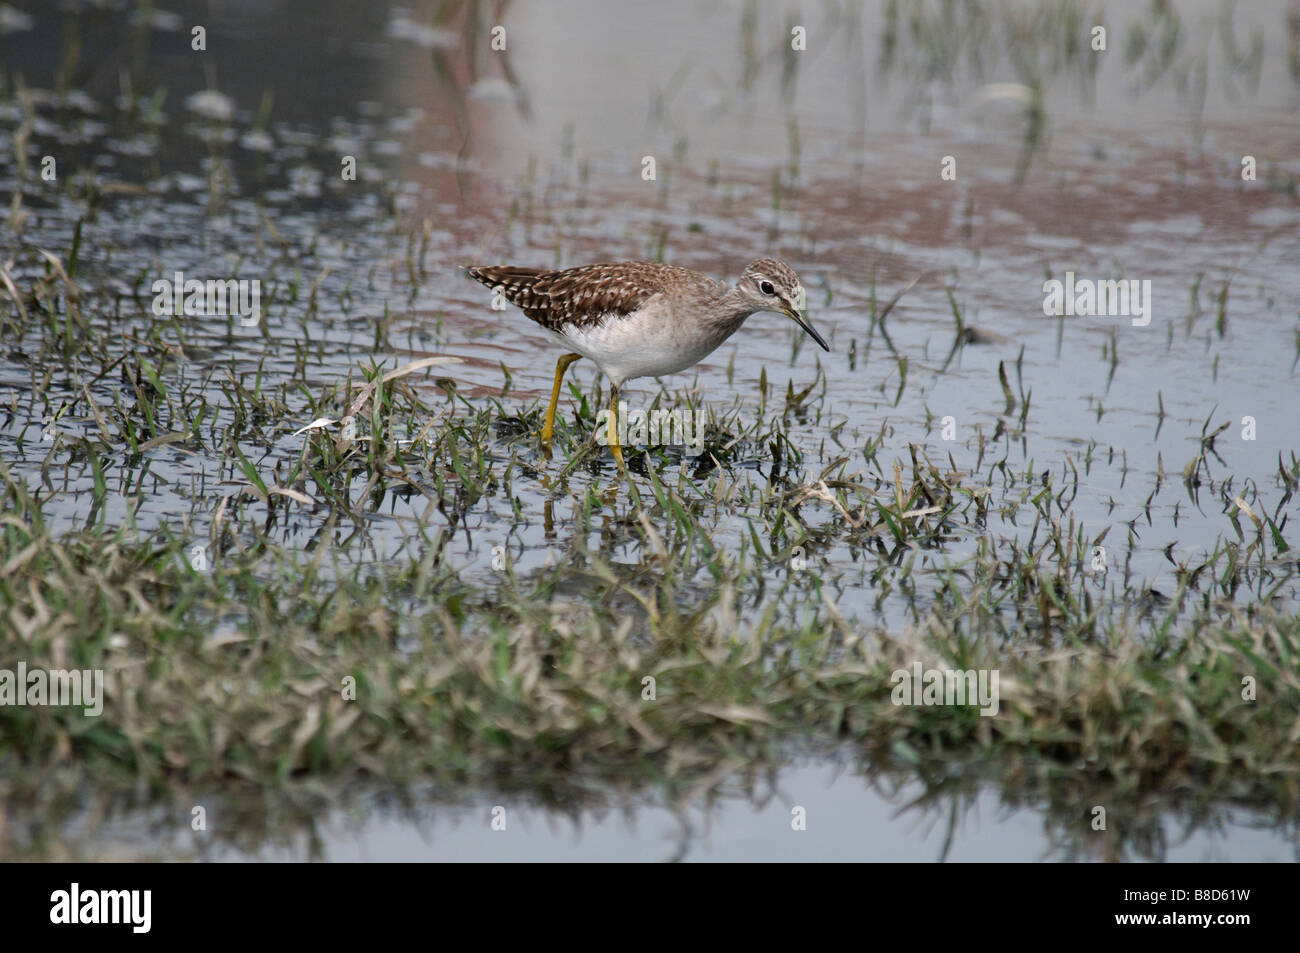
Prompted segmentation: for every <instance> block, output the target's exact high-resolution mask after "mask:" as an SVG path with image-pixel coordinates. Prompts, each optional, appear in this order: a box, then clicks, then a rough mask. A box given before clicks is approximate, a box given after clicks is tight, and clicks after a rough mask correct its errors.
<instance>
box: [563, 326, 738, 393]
mask: <svg viewBox="0 0 1300 953" xmlns="http://www.w3.org/2000/svg"><path fill="white" fill-rule="evenodd" d="M695 330H696V329H695V327H694V326H691V325H688V326H683V325H681V324H678V323H676V322H674V321H671V320H647V321H638V320H637V319H636V315H629V316H628V317H619V316H611V317H609V318H606V319H605V320H604V321H602V322H600V323H599V324H595V325H592V326H590V327H586V328H576V327H569V328H567V329H566V330H565V332H564V334H559V333H556V332H554V331H552V332H548V333H549V334H550V336H551V338H552V339H553V340H554V341H555V342H556V343H557V344H559V345H560V346H561V347H564V348H567V349H568V350H571V351H576V352H577V353H578V354H581V355H582V356H583V357H586V358H590V359H591V360H593V361H595V362H596V363H597V364H598V365H600V369H601V371H603V372H604V374H605V375H606V376H607V377H609V378H610V380H611V381H613V382H614V383H615V384H616V385H618V386H622V384H623V382H624V381H628V380H632V379H633V378H635V377H661V376H663V375H665V374H676V373H677V372H678V371H684V370H686V369H687V368H688V367H691V366H693V365H695V364H697V363H699V362H700V361H702V360H703V359H704V358H705V357H707V356H708V355H709V354H711V353H712V352H713V351H714V350H715V349H716V348H717V346H718V344H720V343H722V342H721V341H720V340H718V339H716V336H711V335H705V334H700V333H691V332H692V331H695Z"/></svg>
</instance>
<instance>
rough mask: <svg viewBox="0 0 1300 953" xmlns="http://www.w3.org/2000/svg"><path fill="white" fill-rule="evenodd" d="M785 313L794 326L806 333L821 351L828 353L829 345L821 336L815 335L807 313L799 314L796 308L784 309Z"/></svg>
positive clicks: (815, 331) (814, 329) (815, 332)
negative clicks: (819, 346)
mask: <svg viewBox="0 0 1300 953" xmlns="http://www.w3.org/2000/svg"><path fill="white" fill-rule="evenodd" d="M785 313H786V314H787V315H789V317H790V319H791V320H792V321H794V323H795V324H797V325H799V327H801V328H803V329H804V330H805V331H807V332H808V336H809V337H811V338H812V339H813V340H814V341H816V342H817V343H818V344H819V345H821V349H822V350H823V351H830V349H831V347H830V345H829V344H827V343H826V342H825V341H824V340H822V336H821V335H820V334H818V333H817V329H816V328H814V327H813V326H812V324H811V323H810V322H809V320H808V314H807V312H801V311H799V310H798V309H797V308H792V307H786V308H785Z"/></svg>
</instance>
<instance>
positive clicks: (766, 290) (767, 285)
mask: <svg viewBox="0 0 1300 953" xmlns="http://www.w3.org/2000/svg"><path fill="white" fill-rule="evenodd" d="M758 290H759V291H761V292H763V294H765V295H774V294H776V289H775V288H773V287H772V282H770V281H762V282H759V285H758Z"/></svg>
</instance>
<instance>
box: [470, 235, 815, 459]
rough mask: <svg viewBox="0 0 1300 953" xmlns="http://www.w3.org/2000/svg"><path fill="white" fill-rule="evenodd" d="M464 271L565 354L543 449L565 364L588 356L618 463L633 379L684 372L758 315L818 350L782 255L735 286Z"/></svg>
mask: <svg viewBox="0 0 1300 953" xmlns="http://www.w3.org/2000/svg"><path fill="white" fill-rule="evenodd" d="M468 270H469V276H470V277H471V278H473V279H474V280H475V281H478V282H481V283H482V284H484V285H487V286H488V287H489V288H491V289H492V290H493V291H496V292H498V293H500V294H501V295H502V296H503V297H504V298H505V299H506V300H507V301H509V302H510V303H511V304H513V305H515V306H516V307H518V308H520V309H522V310H523V312H524V314H526V315H527V316H528V317H530V318H532V319H533V320H534V321H536V322H537V323H538V324H540V325H541V326H542V328H543V329H545V331H546V333H547V334H548V335H549V336H550V337H551V339H552V340H553V341H555V342H556V343H557V344H558V345H560V346H561V347H562V348H564V350H565V353H564V354H562V355H561V356H560V359H559V361H558V362H556V365H555V383H554V384H553V385H552V387H551V403H550V406H549V407H547V408H546V422H545V424H544V425H543V426H542V434H541V436H542V443H543V444H544V445H545V446H547V447H549V446H550V443H551V434H552V431H553V428H554V425H555V405H556V403H557V402H558V401H559V399H560V381H561V380H563V378H564V372H565V371H566V370H568V368H569V365H570V364H572V363H573V362H574V361H576V360H579V359H580V358H584V357H587V358H590V359H591V360H593V361H595V362H596V364H597V365H598V366H599V367H600V370H601V373H602V374H604V375H605V376H606V377H607V378H609V382H610V387H609V392H610V410H609V445H610V449H611V450H612V451H613V453H614V457H615V459H616V460H617V461H618V464H619V466H620V467H622V466H623V452H622V449H621V448H620V446H619V443H618V430H617V426H616V415H617V413H618V392H619V389H620V388H622V386H623V384H624V383H625V382H627V381H629V380H632V379H633V378H636V377H660V376H662V375H664V374H675V373H677V372H678V371H684V370H686V369H687V368H688V367H692V366H693V365H695V364H698V363H699V362H700V361H702V360H704V358H705V357H707V356H708V355H709V354H711V353H713V351H714V350H715V349H716V348H717V347H718V345H720V344H721V343H722V342H723V341H725V340H726V339H727V338H729V337H731V335H733V334H735V333H736V331H738V330H739V329H740V326H741V325H742V324H744V323H745V319H746V318H748V317H749V316H750V315H751V314H754V313H756V312H759V311H774V312H776V313H778V314H784V315H786V316H787V317H789V318H791V319H792V320H793V321H794V322H795V323H796V324H798V325H799V327H801V328H803V329H804V331H806V332H807V333H808V334H809V335H810V336H811V337H812V339H813V340H814V341H816V342H817V343H818V344H819V345H820V346H821V348H822V350H824V351H829V350H830V347H829V346H828V345H827V344H826V342H825V341H824V340H823V339H822V336H821V335H820V334H818V333H817V332H816V331H815V330H814V329H813V326H812V325H811V324H810V323H809V322H808V316H807V301H806V295H805V293H804V288H803V284H802V283H801V282H800V281H799V276H798V275H796V274H795V273H794V269H793V268H791V267H790V266H789V265H787V264H786V263H785V262H783V261H778V260H777V259H775V258H759V259H758V260H756V261H754V262H751V263H750V265H749V267H748V268H746V269H745V273H744V274H743V275H741V278H740V281H739V282H737V284H736V285H735V287H732V288H728V287H727V285H726V284H724V283H723V282H721V281H718V280H716V279H714V278H710V277H709V276H708V275H702V274H700V273H699V272H697V271H691V270H690V269H689V268H679V267H678V266H676V265H665V264H662V263H660V262H653V261H620V262H609V263H605V264H597V265H581V266H579V267H577V268H566V269H564V270H562V271H547V270H545V269H541V268H519V267H516V266H514V265H489V266H484V267H475V268H470V269H468Z"/></svg>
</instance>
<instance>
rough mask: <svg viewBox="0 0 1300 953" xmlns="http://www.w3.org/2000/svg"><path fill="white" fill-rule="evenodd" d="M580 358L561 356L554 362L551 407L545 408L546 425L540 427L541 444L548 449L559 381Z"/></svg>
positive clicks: (578, 355)
mask: <svg viewBox="0 0 1300 953" xmlns="http://www.w3.org/2000/svg"><path fill="white" fill-rule="evenodd" d="M581 358H582V355H581V354H562V355H560V359H559V360H558V361H556V362H555V383H554V384H553V385H551V405H550V406H549V407H547V408H546V423H544V424H543V425H542V443H543V444H545V445H546V446H548V447H549V446H550V445H551V436H552V434H554V432H555V405H556V404H558V403H559V401H560V381H562V380H564V372H565V371H567V370H568V369H569V365H570V364H572V363H573V362H574V361H577V360H580V359H581Z"/></svg>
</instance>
